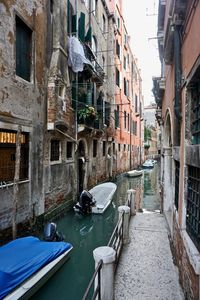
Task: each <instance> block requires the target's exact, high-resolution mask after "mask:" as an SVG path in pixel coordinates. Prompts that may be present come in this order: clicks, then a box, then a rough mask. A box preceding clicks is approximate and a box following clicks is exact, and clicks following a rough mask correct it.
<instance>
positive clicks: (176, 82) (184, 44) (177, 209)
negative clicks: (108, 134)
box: [153, 0, 200, 299]
mask: <svg viewBox="0 0 200 300" xmlns="http://www.w3.org/2000/svg"><path fill="white" fill-rule="evenodd" d="M158 10H159V11H158V45H159V54H160V60H161V76H160V77H159V78H154V79H153V83H154V89H153V90H154V95H155V99H156V102H157V106H158V111H157V120H158V122H159V124H160V126H161V133H162V150H161V151H162V170H161V188H162V197H163V210H164V213H165V215H166V217H167V220H168V224H169V227H170V230H171V235H172V240H173V246H174V250H175V257H176V261H177V264H178V267H179V270H180V280H181V283H182V286H183V289H184V293H185V296H186V299H199V297H200V295H199V294H200V291H199V274H200V272H199V270H200V268H199V266H200V265H199V262H200V253H199V251H200V239H199V232H200V231H199V230H200V226H199V224H200V219H199V209H200V207H199V204H200V167H199V166H200V160H199V151H200V146H199V144H200V130H199V124H200V123H199V122H200V114H199V112H200V105H199V103H200V102H199V99H200V98H199V70H200V60H199V57H200V40H199V38H197V37H198V34H199V20H200V3H199V1H173V0H171V1H169V0H167V1H159V8H158Z"/></svg>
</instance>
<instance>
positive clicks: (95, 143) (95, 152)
mask: <svg viewBox="0 0 200 300" xmlns="http://www.w3.org/2000/svg"><path fill="white" fill-rule="evenodd" d="M96 156H97V140H93V157H96Z"/></svg>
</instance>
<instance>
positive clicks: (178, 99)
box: [174, 25, 182, 121]
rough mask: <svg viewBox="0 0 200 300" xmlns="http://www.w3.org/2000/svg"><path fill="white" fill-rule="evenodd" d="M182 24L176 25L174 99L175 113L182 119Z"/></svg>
mask: <svg viewBox="0 0 200 300" xmlns="http://www.w3.org/2000/svg"><path fill="white" fill-rule="evenodd" d="M180 29H181V26H180V25H175V26H174V73H175V74H174V80H175V101H174V113H175V115H176V118H177V119H178V120H179V121H180V120H181V118H182V116H181V112H180V111H181V105H180V103H181V78H182V68H181V40H180Z"/></svg>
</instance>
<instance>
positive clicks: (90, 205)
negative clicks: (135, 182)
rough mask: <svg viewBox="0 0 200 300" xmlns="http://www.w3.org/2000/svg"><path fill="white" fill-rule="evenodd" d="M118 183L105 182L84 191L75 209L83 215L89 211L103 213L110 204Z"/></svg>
mask: <svg viewBox="0 0 200 300" xmlns="http://www.w3.org/2000/svg"><path fill="white" fill-rule="evenodd" d="M116 189H117V185H116V184H115V183H113V182H105V183H102V184H99V185H96V186H95V187H93V188H92V189H91V190H89V191H86V190H83V192H82V193H81V195H80V200H79V201H78V202H77V203H76V205H75V206H74V211H75V212H79V213H81V214H83V215H86V214H88V213H94V214H103V213H104V211H105V210H106V209H107V208H108V206H109V205H110V203H111V201H112V198H113V195H114V193H115V191H116Z"/></svg>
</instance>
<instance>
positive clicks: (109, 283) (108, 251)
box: [93, 246, 116, 300]
mask: <svg viewBox="0 0 200 300" xmlns="http://www.w3.org/2000/svg"><path fill="white" fill-rule="evenodd" d="M115 256H116V251H115V250H114V249H113V248H111V247H107V246H103V247H98V248H96V249H94V251H93V257H94V260H95V268H96V266H97V265H98V263H99V261H100V260H102V261H103V265H102V269H101V275H100V276H101V278H100V282H101V287H100V288H101V300H113V299H114V294H113V291H114V261H115ZM97 285H98V278H96V280H95V288H96V286H97Z"/></svg>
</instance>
